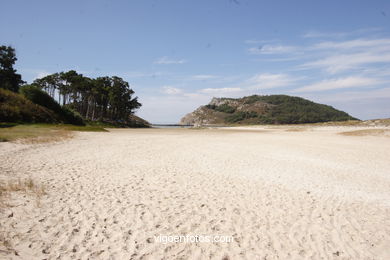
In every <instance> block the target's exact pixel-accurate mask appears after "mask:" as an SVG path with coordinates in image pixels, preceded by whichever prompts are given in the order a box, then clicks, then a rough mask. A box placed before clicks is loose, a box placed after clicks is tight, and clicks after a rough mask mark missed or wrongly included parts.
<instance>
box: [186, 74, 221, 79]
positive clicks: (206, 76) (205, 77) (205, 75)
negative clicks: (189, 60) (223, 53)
mask: <svg viewBox="0 0 390 260" xmlns="http://www.w3.org/2000/svg"><path fill="white" fill-rule="evenodd" d="M215 78H218V76H216V75H208V74H201V75H194V76H192V77H191V79H193V80H207V79H215Z"/></svg>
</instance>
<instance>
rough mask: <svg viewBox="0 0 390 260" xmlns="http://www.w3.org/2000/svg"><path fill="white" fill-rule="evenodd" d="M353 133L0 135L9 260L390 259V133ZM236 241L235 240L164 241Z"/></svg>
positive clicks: (282, 129) (170, 131)
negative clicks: (28, 187)
mask: <svg viewBox="0 0 390 260" xmlns="http://www.w3.org/2000/svg"><path fill="white" fill-rule="evenodd" d="M355 130H359V131H360V130H362V129H361V128H359V129H355V128H351V127H313V128H304V127H301V128H299V129H298V128H291V127H274V128H259V127H253V128H244V129H241V130H238V129H237V128H235V129H203V130H191V129H142V130H124V129H122V130H120V129H117V130H110V132H109V133H78V134H77V135H76V136H75V137H74V138H73V139H71V140H67V141H64V142H60V143H51V144H35V145H31V144H13V143H0V170H1V172H0V175H1V176H0V177H1V180H7V179H10V178H21V179H23V178H28V177H31V178H32V179H34V181H35V182H37V183H39V184H41V185H44V186H45V189H46V192H47V194H46V195H44V196H43V197H41V198H40V199H39V203H35V202H34V200H35V199H34V197H32V196H30V195H28V194H27V195H26V194H23V193H15V194H14V195H12V196H11V197H10V198H8V200H9V204H11V205H8V206H5V207H4V206H3V208H2V209H1V212H0V214H1V222H0V224H1V227H0V229H1V230H0V231H1V234H2V236H3V238H6V239H8V242H9V244H8V246H7V247H5V246H2V248H0V249H1V251H0V258H2V259H8V258H10V259H13V258H15V259H162V258H164V259H209V258H212V259H390V160H389V158H390V149H389V148H390V138H389V137H388V135H387V134H386V131H388V130H385V131H384V132H383V133H381V134H378V133H377V132H378V131H376V132H375V134H373V135H370V134H369V133H368V134H365V135H361V134H357V135H351V134H348V135H342V134H339V133H341V132H351V131H355ZM158 235H227V236H233V237H234V242H231V243H167V244H163V243H159V242H157V241H155V240H154V236H158Z"/></svg>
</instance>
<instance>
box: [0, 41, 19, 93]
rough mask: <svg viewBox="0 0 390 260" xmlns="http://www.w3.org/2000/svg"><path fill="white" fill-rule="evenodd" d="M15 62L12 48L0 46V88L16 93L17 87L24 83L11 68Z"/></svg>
mask: <svg viewBox="0 0 390 260" xmlns="http://www.w3.org/2000/svg"><path fill="white" fill-rule="evenodd" d="M16 60H17V58H16V55H15V49H14V48H12V47H11V46H4V45H2V46H0V88H4V89H8V90H11V91H14V92H18V90H19V86H20V85H21V84H22V83H24V82H23V80H22V76H21V75H20V74H17V73H16V70H15V69H14V68H13V65H14V64H15V62H16Z"/></svg>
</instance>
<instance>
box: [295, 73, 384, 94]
mask: <svg viewBox="0 0 390 260" xmlns="http://www.w3.org/2000/svg"><path fill="white" fill-rule="evenodd" d="M380 83H383V82H382V81H379V80H377V79H373V78H364V77H359V76H351V77H345V78H339V79H329V80H323V81H320V82H317V83H314V84H311V85H307V86H304V87H301V88H297V89H295V90H293V92H317V91H326V90H332V89H344V88H354V87H363V86H375V85H378V84H380Z"/></svg>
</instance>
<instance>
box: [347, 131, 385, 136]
mask: <svg viewBox="0 0 390 260" xmlns="http://www.w3.org/2000/svg"><path fill="white" fill-rule="evenodd" d="M340 134H341V135H347V136H390V130H387V129H363V130H355V131H347V132H342V133H340Z"/></svg>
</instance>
